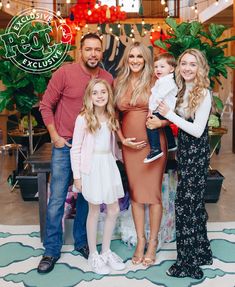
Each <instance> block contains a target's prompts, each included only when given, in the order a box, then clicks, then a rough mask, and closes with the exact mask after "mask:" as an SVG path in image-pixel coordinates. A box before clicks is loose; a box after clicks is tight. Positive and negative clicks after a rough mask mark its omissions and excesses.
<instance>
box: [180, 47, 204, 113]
mask: <svg viewBox="0 0 235 287" xmlns="http://www.w3.org/2000/svg"><path fill="white" fill-rule="evenodd" d="M186 54H190V55H192V56H194V57H195V59H196V62H197V67H198V69H197V73H196V77H195V79H194V82H193V88H192V90H191V91H190V92H189V101H188V107H187V108H186V113H187V114H188V115H189V117H192V118H194V114H195V111H196V110H197V108H198V106H199V105H200V104H201V102H202V101H203V99H204V98H205V96H206V93H205V89H206V88H208V87H209V86H210V80H209V78H208V74H209V66H208V64H207V60H206V57H205V56H204V54H203V53H202V52H201V51H199V50H197V49H188V50H185V51H184V52H183V53H182V54H181V55H180V57H179V58H178V64H177V67H176V69H175V76H176V83H177V85H178V87H179V92H178V97H177V102H176V110H177V109H178V108H179V107H180V105H181V104H182V103H183V96H184V93H185V89H186V84H185V80H184V79H183V77H182V76H181V74H180V63H181V61H182V58H183V56H184V55H186Z"/></svg>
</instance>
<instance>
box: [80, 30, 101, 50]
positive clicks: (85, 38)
mask: <svg viewBox="0 0 235 287" xmlns="http://www.w3.org/2000/svg"><path fill="white" fill-rule="evenodd" d="M87 39H96V40H99V41H100V43H101V45H102V40H101V39H100V37H99V35H97V34H96V33H87V34H85V35H84V36H83V37H82V39H81V48H82V46H83V44H84V41H85V40H87Z"/></svg>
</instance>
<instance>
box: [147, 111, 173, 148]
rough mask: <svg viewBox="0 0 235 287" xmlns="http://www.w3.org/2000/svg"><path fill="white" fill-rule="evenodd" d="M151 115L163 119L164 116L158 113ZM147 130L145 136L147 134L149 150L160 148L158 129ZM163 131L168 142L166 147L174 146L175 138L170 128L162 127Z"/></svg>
mask: <svg viewBox="0 0 235 287" xmlns="http://www.w3.org/2000/svg"><path fill="white" fill-rule="evenodd" d="M153 115H155V116H157V117H158V118H159V119H160V120H165V118H164V117H163V116H162V115H160V114H159V113H153ZM146 130H147V136H148V141H149V145H150V149H151V150H156V149H158V150H161V144H160V135H159V130H158V128H157V129H148V128H147V129H146ZM164 130H165V133H166V138H167V143H168V148H170V147H175V145H176V144H175V139H174V136H173V133H172V130H171V128H170V127H169V126H165V127H164Z"/></svg>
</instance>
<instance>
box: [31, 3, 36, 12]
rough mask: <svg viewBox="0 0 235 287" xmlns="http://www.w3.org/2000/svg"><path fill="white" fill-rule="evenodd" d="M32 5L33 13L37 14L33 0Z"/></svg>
mask: <svg viewBox="0 0 235 287" xmlns="http://www.w3.org/2000/svg"><path fill="white" fill-rule="evenodd" d="M31 6H32V13H33V14H35V13H36V9H35V7H34V1H32V5H31Z"/></svg>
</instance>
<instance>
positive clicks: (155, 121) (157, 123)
mask: <svg viewBox="0 0 235 287" xmlns="http://www.w3.org/2000/svg"><path fill="white" fill-rule="evenodd" d="M146 127H147V128H148V129H150V130H153V129H157V128H161V127H162V121H161V120H160V119H159V118H158V117H156V116H154V115H153V116H152V117H151V118H148V120H147V122H146Z"/></svg>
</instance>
